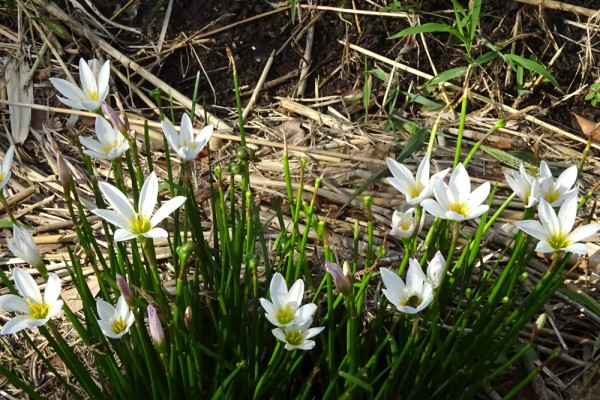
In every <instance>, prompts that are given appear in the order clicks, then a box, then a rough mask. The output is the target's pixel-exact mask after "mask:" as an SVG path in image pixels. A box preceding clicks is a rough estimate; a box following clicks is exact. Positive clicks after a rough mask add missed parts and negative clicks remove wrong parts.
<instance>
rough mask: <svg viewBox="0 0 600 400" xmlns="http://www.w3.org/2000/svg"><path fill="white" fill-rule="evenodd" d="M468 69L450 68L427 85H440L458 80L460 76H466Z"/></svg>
mask: <svg viewBox="0 0 600 400" xmlns="http://www.w3.org/2000/svg"><path fill="white" fill-rule="evenodd" d="M467 69H468V68H467V67H457V68H450V69H448V70H446V71H444V72H441V73H439V74H438V75H437V76H436V77H435V78H433V79H432V80H430V81H429V82H427V85H438V84H440V83H443V82H447V81H449V80H452V79H454V78H458V77H459V76H464V75H465V74H466V73H467Z"/></svg>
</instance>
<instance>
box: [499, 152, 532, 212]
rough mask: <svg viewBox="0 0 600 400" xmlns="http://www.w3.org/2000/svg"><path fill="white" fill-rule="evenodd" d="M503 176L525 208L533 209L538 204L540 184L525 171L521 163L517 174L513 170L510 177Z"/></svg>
mask: <svg viewBox="0 0 600 400" xmlns="http://www.w3.org/2000/svg"><path fill="white" fill-rule="evenodd" d="M504 176H505V177H506V181H507V182H508V185H509V186H510V187H511V189H512V190H513V191H514V192H515V194H516V195H517V196H518V197H519V198H520V199H521V200H523V203H525V208H530V207H533V206H534V205H535V204H536V203H537V202H538V199H539V197H540V196H541V186H540V182H539V180H538V179H536V178H534V177H533V176H531V175H529V174H528V173H527V172H526V171H525V166H524V165H523V163H521V166H520V167H519V172H517V171H515V170H513V171H512V175H509V174H504Z"/></svg>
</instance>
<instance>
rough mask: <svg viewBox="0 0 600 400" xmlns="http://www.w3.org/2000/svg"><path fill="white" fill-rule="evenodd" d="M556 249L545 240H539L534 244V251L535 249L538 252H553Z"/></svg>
mask: <svg viewBox="0 0 600 400" xmlns="http://www.w3.org/2000/svg"><path fill="white" fill-rule="evenodd" d="M556 250H557V249H555V248H554V247H552V246H550V243H548V242H547V241H545V240H540V241H539V242H538V244H537V246H535V251H537V252H538V253H554V252H555V251H556Z"/></svg>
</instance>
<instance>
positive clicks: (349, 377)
mask: <svg viewBox="0 0 600 400" xmlns="http://www.w3.org/2000/svg"><path fill="white" fill-rule="evenodd" d="M338 374H339V375H340V376H341V377H342V378H344V379H345V380H347V381H349V382H351V383H353V384H355V385H357V386H360V387H361V388H363V389H365V390H366V391H367V392H369V393H373V386H371V385H369V384H368V383H367V382H365V381H363V380H362V379H360V378H358V377H356V376H354V375H350V374H349V373H347V372H344V371H340V372H338Z"/></svg>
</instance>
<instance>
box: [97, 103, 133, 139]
mask: <svg viewBox="0 0 600 400" xmlns="http://www.w3.org/2000/svg"><path fill="white" fill-rule="evenodd" d="M102 112H103V113H104V115H106V116H107V117H108V119H109V120H110V122H112V124H113V126H114V127H115V129H116V130H118V131H119V132H121V133H122V134H123V135H124V136H125V137H128V136H129V128H128V127H127V125H128V124H126V123H125V122H124V121H123V118H121V116H120V115H119V114H118V113H117V112H116V111H115V110H114V109H113V108H112V107H111V106H109V105H108V103H103V104H102Z"/></svg>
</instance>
